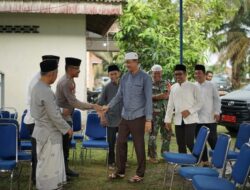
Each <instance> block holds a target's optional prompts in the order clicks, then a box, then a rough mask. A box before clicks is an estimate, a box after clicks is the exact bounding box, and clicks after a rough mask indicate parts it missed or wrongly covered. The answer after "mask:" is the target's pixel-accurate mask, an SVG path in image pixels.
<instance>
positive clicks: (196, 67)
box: [195, 64, 206, 74]
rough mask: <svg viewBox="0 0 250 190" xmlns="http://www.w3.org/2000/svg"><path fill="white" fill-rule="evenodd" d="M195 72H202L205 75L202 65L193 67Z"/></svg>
mask: <svg viewBox="0 0 250 190" xmlns="http://www.w3.org/2000/svg"><path fill="white" fill-rule="evenodd" d="M195 70H196V71H197V70H198V71H202V72H203V73H204V74H205V73H206V68H205V66H204V65H199V64H197V65H195Z"/></svg>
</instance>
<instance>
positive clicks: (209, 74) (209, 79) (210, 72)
mask: <svg viewBox="0 0 250 190" xmlns="http://www.w3.org/2000/svg"><path fill="white" fill-rule="evenodd" d="M213 75H214V73H213V72H212V71H207V72H206V80H208V81H211V80H212V79H213Z"/></svg>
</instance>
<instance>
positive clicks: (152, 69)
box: [151, 65, 162, 72]
mask: <svg viewBox="0 0 250 190" xmlns="http://www.w3.org/2000/svg"><path fill="white" fill-rule="evenodd" d="M151 71H153V72H154V71H162V67H161V66H160V65H153V67H152V68H151Z"/></svg>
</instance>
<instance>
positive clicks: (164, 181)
mask: <svg viewBox="0 0 250 190" xmlns="http://www.w3.org/2000/svg"><path fill="white" fill-rule="evenodd" d="M167 174H168V163H166V169H165V173H164V180H163V187H165V185H166V180H167Z"/></svg>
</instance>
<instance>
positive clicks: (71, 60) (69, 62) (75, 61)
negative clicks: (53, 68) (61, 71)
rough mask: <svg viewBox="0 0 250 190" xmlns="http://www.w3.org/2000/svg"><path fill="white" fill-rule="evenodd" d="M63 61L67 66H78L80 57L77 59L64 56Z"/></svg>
mask: <svg viewBox="0 0 250 190" xmlns="http://www.w3.org/2000/svg"><path fill="white" fill-rule="evenodd" d="M65 62H66V65H67V66H69V65H71V66H76V67H79V66H80V65H81V62H82V61H81V59H77V58H74V57H66V58H65Z"/></svg>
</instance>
